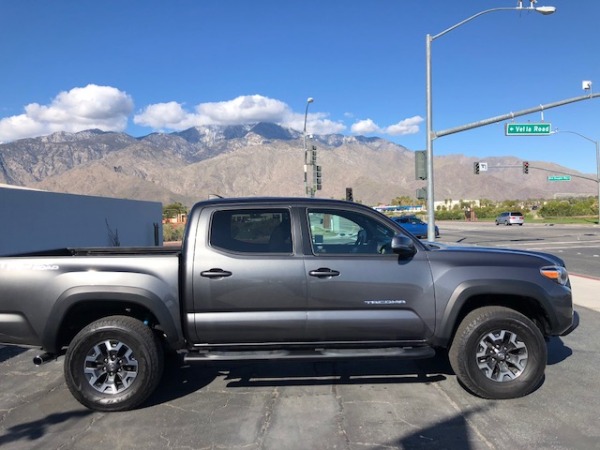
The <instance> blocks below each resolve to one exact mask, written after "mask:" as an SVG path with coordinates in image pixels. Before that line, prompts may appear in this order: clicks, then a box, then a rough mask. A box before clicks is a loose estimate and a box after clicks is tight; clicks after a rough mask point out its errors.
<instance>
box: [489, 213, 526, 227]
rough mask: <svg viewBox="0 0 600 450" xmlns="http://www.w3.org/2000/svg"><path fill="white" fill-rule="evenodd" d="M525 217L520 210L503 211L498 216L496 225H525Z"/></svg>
mask: <svg viewBox="0 0 600 450" xmlns="http://www.w3.org/2000/svg"><path fill="white" fill-rule="evenodd" d="M524 222H525V219H524V218H523V214H522V213H520V212H503V213H502V214H500V215H499V216H498V217H496V225H500V224H501V223H503V224H504V225H513V224H515V225H523V223H524Z"/></svg>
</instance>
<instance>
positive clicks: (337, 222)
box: [308, 209, 394, 255]
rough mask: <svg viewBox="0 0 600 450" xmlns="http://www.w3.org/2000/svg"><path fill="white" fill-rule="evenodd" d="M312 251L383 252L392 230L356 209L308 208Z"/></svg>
mask: <svg viewBox="0 0 600 450" xmlns="http://www.w3.org/2000/svg"><path fill="white" fill-rule="evenodd" d="M308 220H309V224H310V234H311V243H312V250H313V253H314V254H323V253H327V254H338V253H357V254H373V255H377V254H383V253H386V251H388V250H389V247H390V242H391V241H392V237H393V236H394V230H393V229H391V228H388V227H387V226H385V225H384V224H382V223H380V222H379V221H377V220H375V219H373V218H371V217H369V216H365V215H363V214H360V213H355V212H349V211H337V210H314V209H313V210H309V211H308Z"/></svg>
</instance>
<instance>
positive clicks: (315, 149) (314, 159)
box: [311, 145, 317, 164]
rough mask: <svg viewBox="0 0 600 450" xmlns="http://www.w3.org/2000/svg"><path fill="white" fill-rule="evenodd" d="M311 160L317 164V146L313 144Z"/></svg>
mask: <svg viewBox="0 0 600 450" xmlns="http://www.w3.org/2000/svg"><path fill="white" fill-rule="evenodd" d="M311 161H312V163H313V164H317V146H316V145H313V146H311Z"/></svg>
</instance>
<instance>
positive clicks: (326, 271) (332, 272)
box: [308, 267, 340, 278]
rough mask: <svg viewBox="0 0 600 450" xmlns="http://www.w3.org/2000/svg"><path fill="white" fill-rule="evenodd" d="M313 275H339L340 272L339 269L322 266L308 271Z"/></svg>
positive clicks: (323, 276) (320, 276)
mask: <svg viewBox="0 0 600 450" xmlns="http://www.w3.org/2000/svg"><path fill="white" fill-rule="evenodd" d="M308 274H309V275H310V276H311V277H317V278H329V277H337V276H338V275H339V274H340V273H339V272H338V271H337V270H332V269H328V268H327V267H320V268H318V269H317V270H311V271H310V272H308Z"/></svg>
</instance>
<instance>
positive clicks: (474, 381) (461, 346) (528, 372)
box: [448, 306, 548, 399]
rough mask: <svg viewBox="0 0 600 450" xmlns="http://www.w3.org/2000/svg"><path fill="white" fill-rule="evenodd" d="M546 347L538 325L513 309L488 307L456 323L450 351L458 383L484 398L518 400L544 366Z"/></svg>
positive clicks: (539, 376)
mask: <svg viewBox="0 0 600 450" xmlns="http://www.w3.org/2000/svg"><path fill="white" fill-rule="evenodd" d="M547 352H548V350H547V348H546V343H545V341H544V337H543V336H542V333H541V332H540V330H539V329H538V327H537V326H536V325H535V324H534V323H533V322H532V321H531V320H529V319H528V318H527V317H525V316H524V315H523V314H521V313H518V312H516V311H514V310H512V309H509V308H504V307H499V306H489V307H484V308H480V309H477V310H475V311H472V312H471V313H469V314H468V315H467V316H466V317H465V318H464V320H463V321H462V322H461V323H460V325H459V327H458V330H457V331H456V335H455V337H454V341H453V343H452V346H451V347H450V351H449V354H448V356H449V359H450V364H451V366H452V369H453V370H454V372H455V373H456V375H457V377H458V380H459V382H460V383H461V384H462V385H463V386H464V387H465V388H467V390H469V391H471V392H472V393H474V394H475V395H478V396H480V397H483V398H491V399H506V398H517V397H523V396H525V395H527V394H529V393H531V392H532V391H533V390H535V389H536V388H537V387H538V386H539V384H540V383H541V381H542V378H543V376H544V370H545V368H546V360H547Z"/></svg>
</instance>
